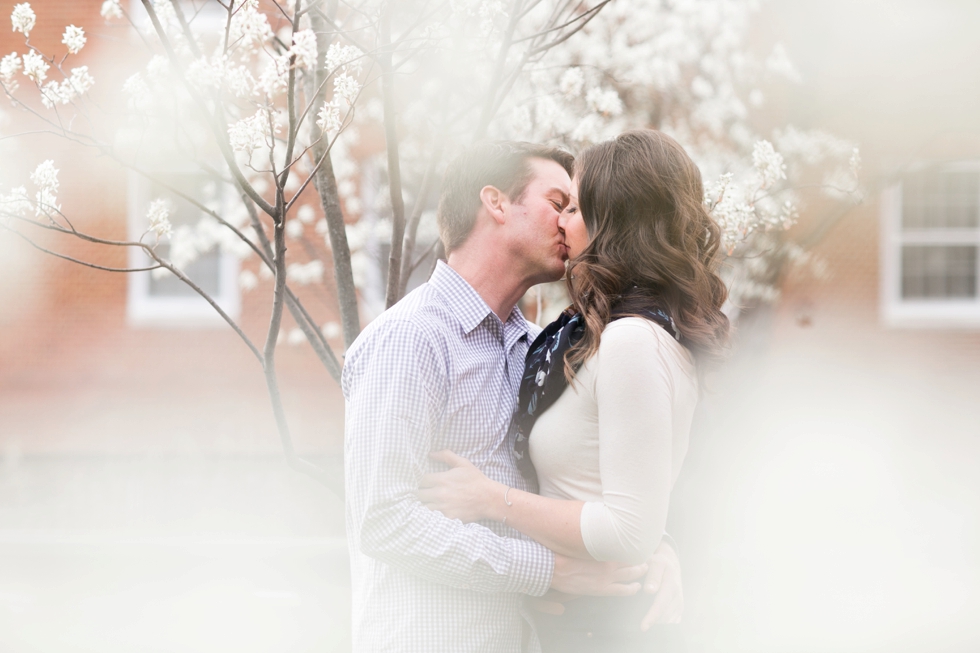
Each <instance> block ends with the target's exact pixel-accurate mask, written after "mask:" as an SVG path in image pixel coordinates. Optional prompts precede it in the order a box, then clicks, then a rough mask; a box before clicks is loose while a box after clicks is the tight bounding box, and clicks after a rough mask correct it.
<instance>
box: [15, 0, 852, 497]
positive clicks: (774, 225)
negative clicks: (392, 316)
mask: <svg viewBox="0 0 980 653" xmlns="http://www.w3.org/2000/svg"><path fill="white" fill-rule="evenodd" d="M753 5H754V3H753V2H751V1H749V0H702V1H700V2H693V1H692V2H681V1H676V2H665V3H659V2H644V1H642V0H618V2H616V3H611V2H610V1H609V0H593V1H592V2H580V1H577V0H576V1H573V0H513V1H511V2H507V3H505V2H502V1H501V0H448V1H440V0H400V1H398V2H395V1H394V0H387V1H385V0H347V1H341V0H290V1H288V2H276V1H273V0H208V1H204V0H142V3H141V12H139V15H130V14H129V13H127V11H126V10H125V8H124V7H123V5H122V4H121V3H120V2H118V1H117V0H106V1H105V2H104V3H103V5H102V11H101V13H102V17H103V18H104V20H105V21H107V22H109V23H110V24H126V25H128V29H129V30H130V31H131V33H132V34H133V35H135V37H136V38H137V39H138V42H139V43H140V44H141V47H142V55H141V56H140V57H138V58H134V59H133V61H134V63H133V68H132V70H131V71H130V72H129V73H128V74H127V76H126V80H125V83H124V84H123V85H122V89H121V91H117V90H115V89H100V88H99V87H98V86H96V82H95V79H94V78H93V75H92V73H91V72H90V71H89V69H88V67H87V66H77V67H71V66H70V62H71V60H72V57H74V56H75V55H77V54H78V53H79V51H80V50H82V48H84V47H85V45H86V42H87V37H86V33H85V31H84V29H83V28H81V27H76V26H74V25H69V26H67V27H66V29H65V32H64V38H63V40H62V44H63V45H64V46H65V48H66V52H64V53H60V54H59V53H46V52H41V51H40V50H39V49H38V48H36V47H35V46H34V45H33V44H32V43H31V41H30V32H31V30H32V29H33V27H34V25H35V13H34V11H33V10H32V8H31V6H30V5H29V4H28V3H22V4H18V5H16V6H15V7H14V10H13V13H12V14H11V24H12V28H13V30H14V31H15V32H20V33H22V34H23V35H24V47H23V48H21V49H19V50H17V51H14V52H12V53H10V54H8V55H6V56H4V57H3V58H2V60H0V87H2V89H3V92H4V94H5V95H6V97H7V98H8V100H9V102H10V103H11V105H12V106H13V107H14V108H15V109H17V110H19V111H20V112H21V113H22V114H23V115H24V118H25V120H30V121H33V122H34V123H35V125H36V129H41V130H44V131H46V132H49V133H55V134H57V135H59V136H61V137H63V138H64V139H66V140H67V141H69V142H70V143H72V144H73V145H75V146H78V147H82V148H90V149H93V150H96V151H98V152H99V153H101V154H103V155H105V156H107V157H110V158H111V159H112V160H113V161H115V162H116V163H117V164H118V165H119V166H122V167H123V168H125V169H127V170H129V171H131V173H132V174H135V175H137V176H140V177H142V178H145V179H147V180H149V181H152V182H153V183H154V184H155V185H156V187H158V188H164V189H166V190H167V191H168V192H169V194H170V195H171V196H172V197H177V198H180V199H181V200H182V201H185V202H187V203H190V204H191V205H193V206H194V207H196V209H197V210H199V211H200V215H201V218H200V220H198V221H197V222H196V223H194V224H183V225H175V224H172V222H171V217H172V211H173V206H172V204H171V200H170V199H167V198H164V197H159V198H151V200H150V201H149V202H148V206H147V212H146V221H145V231H144V232H143V233H142V235H140V236H138V237H137V238H135V239H132V240H113V239H110V238H106V237H104V236H100V235H99V234H95V233H87V232H84V231H81V230H78V229H76V227H75V226H74V225H73V222H72V219H71V208H70V207H64V208H63V207H62V206H61V205H60V204H59V203H58V191H59V180H58V174H59V172H58V169H57V167H56V164H55V162H54V161H53V160H45V161H43V162H42V163H40V165H38V166H37V168H36V169H35V170H34V172H33V174H31V176H30V179H31V183H32V184H33V186H34V190H33V192H30V191H28V190H27V188H26V187H25V186H19V187H15V188H11V189H7V190H6V191H3V192H4V193H5V194H3V195H2V196H0V228H2V229H4V230H6V231H9V232H11V233H14V234H16V235H18V236H19V237H21V238H23V239H24V240H25V241H26V242H28V243H29V244H30V245H33V246H34V247H37V248H39V249H42V250H43V251H45V252H48V253H50V254H52V255H54V256H59V257H61V258H67V259H68V260H72V261H74V262H76V263H79V264H81V265H86V266H89V267H94V268H98V269H102V270H107V271H113V272H131V273H133V272H139V273H149V274H151V275H154V276H157V277H171V278H173V277H175V278H176V279H179V280H180V281H181V282H183V283H184V284H186V285H187V286H188V287H190V288H191V289H193V291H194V292H195V293H196V294H198V295H199V296H200V297H202V298H203V300H204V301H207V302H208V303H209V304H210V305H211V306H212V307H213V308H214V310H215V311H217V313H218V314H219V315H220V316H221V317H222V318H223V319H224V320H225V321H226V322H227V323H228V325H229V326H230V327H231V328H232V329H233V330H234V331H235V332H236V333H237V334H238V336H239V337H240V338H241V339H242V341H243V342H244V343H245V345H246V346H247V348H248V349H249V351H250V352H251V354H252V355H253V356H254V357H255V358H256V360H257V361H258V362H259V364H260V366H261V368H262V370H263V372H264V375H265V379H266V384H267V387H268V390H269V395H270V398H271V402H272V408H273V412H274V414H275V418H276V424H277V427H278V430H279V434H280V437H281V440H282V445H283V448H284V451H285V454H286V458H287V460H288V462H289V463H290V465H292V466H293V467H295V468H296V469H299V470H300V471H303V472H305V473H308V474H310V475H311V476H314V477H316V478H318V479H319V480H321V481H323V482H324V483H325V484H327V485H328V486H330V487H332V488H333V489H334V490H335V491H338V492H339V491H340V486H339V484H338V482H337V480H336V479H334V478H332V477H330V476H328V475H325V474H324V473H323V472H322V471H321V470H319V469H318V468H316V467H315V466H313V465H312V464H311V463H309V462H308V461H305V460H302V459H300V458H299V457H298V456H297V455H296V454H295V453H294V451H293V447H292V441H291V437H290V431H289V423H288V420H287V416H286V414H285V411H284V410H283V406H282V400H281V396H280V391H279V384H278V377H277V373H276V349H277V345H278V344H279V342H280V340H281V339H282V334H283V333H288V335H287V336H286V340H287V341H289V342H301V341H303V340H305V341H306V342H308V343H309V344H310V345H311V346H312V349H313V351H314V353H315V355H316V356H317V357H318V359H319V360H320V362H321V363H322V364H323V366H324V367H325V368H326V369H327V370H328V371H329V372H330V374H331V375H332V376H333V377H334V379H337V380H339V377H340V368H341V365H340V363H339V361H338V358H337V355H336V353H335V352H334V349H333V348H332V346H331V342H330V341H331V339H334V340H339V341H341V342H342V343H343V345H342V346H343V348H346V347H348V346H349V345H350V344H351V343H352V342H353V340H354V338H355V337H356V336H357V334H358V333H359V331H360V326H361V317H362V315H369V314H370V312H371V310H368V309H366V308H365V306H364V305H363V304H364V302H365V301H367V300H368V299H369V297H368V295H369V294H370V293H369V290H370V288H369V286H371V285H372V284H371V280H370V276H371V272H372V271H374V272H375V273H379V272H380V271H382V270H383V271H384V273H383V274H376V276H377V277H378V278H379V280H380V281H381V283H379V284H377V285H379V286H383V288H384V291H383V301H382V302H381V305H380V306H379V307H378V308H379V309H380V308H383V307H385V306H391V305H392V304H393V303H394V302H396V301H397V300H398V299H399V298H400V297H401V296H402V295H403V294H404V293H405V291H406V288H407V286H408V282H409V278H410V277H411V275H412V273H413V271H415V270H417V269H421V268H427V267H429V266H431V262H432V261H433V260H434V259H436V258H438V257H439V256H440V255H441V251H440V244H439V242H438V239H437V238H436V237H435V236H434V233H433V231H434V230H433V224H432V223H433V216H432V211H431V210H428V206H429V204H430V203H431V201H432V196H433V195H434V194H435V190H436V188H437V185H438V184H437V180H438V179H439V177H440V175H441V171H442V169H443V167H444V166H445V161H446V160H447V159H449V158H451V157H450V155H451V154H452V153H453V152H454V151H456V150H457V149H458V148H459V147H461V146H465V145H467V144H468V143H471V142H473V141H474V140H477V139H480V138H484V137H500V138H522V139H529V140H536V141H547V142H553V143H559V144H563V145H564V146H566V147H568V148H569V149H571V150H572V151H577V150H579V149H581V148H582V147H584V146H587V145H588V144H590V143H593V142H596V141H598V140H601V139H604V138H607V137H610V136H612V135H614V134H616V133H618V132H619V131H621V130H623V129H627V128H631V127H656V128H659V129H662V130H664V131H667V132H669V133H671V134H673V135H674V136H676V137H677V138H678V140H680V142H681V143H682V144H684V145H685V146H686V147H688V148H689V151H690V152H691V153H692V155H693V156H694V157H695V159H696V160H697V161H698V162H699V164H700V165H701V167H702V170H703V172H704V173H705V176H706V179H709V180H711V183H709V184H708V187H707V195H706V198H705V199H706V202H707V204H708V206H709V208H710V209H711V210H712V211H713V213H714V215H715V217H716V218H717V219H718V221H719V223H720V224H721V225H722V227H723V229H724V233H725V240H726V243H727V245H728V249H729V254H730V255H731V257H732V258H731V261H732V265H731V266H729V269H728V272H727V274H728V275H729V279H730V281H731V283H732V288H733V296H734V297H736V298H737V299H738V300H739V301H742V300H744V299H746V298H751V297H753V296H767V297H771V296H772V292H773V291H772V288H771V286H770V285H766V284H764V283H760V282H759V279H761V278H762V277H763V273H764V272H765V271H766V269H768V267H769V266H770V264H771V263H772V262H773V261H774V260H777V259H779V258H780V257H782V258H784V259H785V258H786V257H787V256H795V257H796V258H802V257H804V256H805V254H804V253H803V252H800V251H795V250H793V249H792V248H790V247H788V246H787V245H786V244H785V243H781V242H778V239H776V238H774V237H773V234H774V233H776V232H778V231H780V230H782V229H784V228H785V227H787V226H788V225H789V224H791V223H792V221H793V220H794V219H795V216H796V214H797V212H798V208H797V207H798V205H799V202H800V195H799V193H798V191H797V190H794V189H795V188H797V187H798V186H800V185H801V184H802V183H803V182H804V181H806V180H808V179H809V177H808V176H807V175H811V176H812V174H813V170H818V171H819V173H820V174H829V175H831V177H829V178H828V179H825V180H821V181H820V185H823V186H826V187H829V188H835V189H838V192H844V193H853V191H854V190H856V184H855V180H854V174H855V172H856V167H857V164H858V160H857V158H856V157H857V155H856V150H854V148H853V146H851V145H850V144H848V143H845V142H842V141H840V140H838V139H835V138H833V137H831V136H828V135H824V134H814V133H804V132H801V131H799V130H795V129H793V128H792V127H785V128H783V129H781V130H777V131H775V132H774V133H773V134H772V135H771V136H770V138H771V140H764V139H763V138H761V137H760V135H759V134H757V133H756V130H755V129H753V128H752V124H753V122H752V120H751V115H750V114H751V111H752V109H751V108H752V107H760V106H762V105H763V104H764V99H765V98H764V97H763V94H762V91H761V90H760V84H762V83H763V82H764V81H766V79H767V77H780V78H783V79H786V78H788V80H789V81H790V82H793V81H795V77H796V73H795V70H794V69H793V67H792V64H791V63H790V62H789V59H788V57H787V56H786V53H785V52H784V51H783V50H782V48H780V47H778V46H777V47H776V48H775V49H774V50H773V51H772V53H771V54H770V55H769V56H768V58H765V59H764V60H762V59H757V58H755V57H753V56H751V55H750V54H749V52H748V51H747V48H746V45H745V42H744V37H745V33H746V29H747V26H748V24H749V20H750V18H751V14H752V11H753ZM96 76H97V75H96ZM30 131H31V129H25V134H26V133H27V132H30ZM382 136H383V146H381V145H380V143H379V145H378V146H374V145H372V143H374V142H378V141H380V140H381V138H380V137H382ZM151 152H152V153H153V154H152V156H151V155H150V154H149V153H151ZM160 156H164V157H168V158H169V160H171V161H178V162H180V164H181V166H182V167H183V168H184V169H187V170H190V171H191V173H192V174H193V175H195V176H197V177H199V178H201V179H205V180H207V181H208V183H209V184H210V185H211V187H212V191H211V192H210V196H209V197H204V198H203V199H202V197H200V196H197V195H195V194H193V193H189V192H186V191H185V190H182V189H181V188H180V187H179V186H178V185H175V184H173V183H171V182H169V181H168V179H167V178H165V177H162V176H160V175H158V174H156V173H155V169H156V168H155V165H154V160H153V157H160ZM784 156H785V158H784ZM848 161H849V163H850V170H848ZM372 162H374V163H372ZM369 168H370V169H372V170H376V171H377V175H376V176H377V177H378V181H377V184H376V185H377V186H378V188H380V189H382V192H379V193H376V194H375V196H373V199H372V201H373V203H374V204H373V206H371V207H366V206H365V201H364V197H365V193H364V192H363V187H364V185H365V183H366V177H367V170H368V169H369ZM791 177H792V179H791ZM801 180H802V181H801ZM217 188H222V189H225V190H224V192H223V193H222V192H218V191H217V190H214V189H217ZM384 189H386V192H385V191H384ZM219 196H220V197H225V198H227V197H229V196H231V197H234V198H236V199H235V201H234V202H227V201H218V200H217V199H215V198H217V197H219ZM380 197H383V198H384V199H378V198H380ZM406 199H407V200H409V201H408V202H407V204H406ZM407 206H408V207H410V208H407ZM368 208H370V209H371V210H370V211H367V210H366V209H368ZM368 213H370V216H369V215H368ZM51 236H59V237H69V238H78V239H82V240H84V241H87V242H90V243H94V244H98V245H102V246H106V247H118V248H126V249H129V250H134V251H136V252H138V254H139V255H138V256H137V257H135V258H133V257H131V259H130V260H131V261H133V260H135V261H140V263H139V264H137V265H131V266H129V267H125V268H114V267H110V266H106V265H103V264H101V263H100V262H99V261H97V260H82V259H79V258H75V257H70V256H67V255H65V254H62V253H59V252H58V251H57V248H56V247H55V246H54V245H52V244H51V240H50V237H51ZM215 250H220V251H223V252H226V253H231V254H234V255H236V256H238V257H240V258H242V259H248V260H250V261H251V263H247V264H246V267H245V269H244V270H243V271H242V273H241V277H240V285H241V289H242V290H243V291H252V292H259V291H260V290H259V289H260V288H267V289H268V292H270V294H271V302H270V303H271V311H270V315H269V322H268V327H267V328H266V329H265V330H264V332H263V333H261V334H259V336H260V337H256V335H255V334H250V333H247V332H246V329H245V328H243V326H242V325H241V324H239V323H238V322H237V321H236V320H235V319H234V318H233V317H232V316H231V315H230V314H229V312H227V311H226V310H225V309H224V308H223V307H222V306H221V303H220V302H219V301H217V300H216V299H215V297H213V296H212V294H211V293H209V292H208V291H207V290H206V289H205V288H203V287H202V285H201V284H199V283H197V282H196V281H195V279H194V278H193V275H192V274H189V272H188V270H189V268H190V267H191V266H192V264H193V263H194V261H195V260H196V259H198V258H199V257H201V256H204V255H206V254H207V253H208V252H212V251H215ZM385 250H387V252H388V253H387V261H386V263H387V265H384V263H385V261H379V260H377V259H378V253H379V252H383V251H385ZM328 269H332V274H327V270H328ZM260 279H268V280H269V283H268V284H264V285H263V286H260V285H259V284H260ZM309 285H324V286H329V287H330V288H331V289H332V290H333V291H335V296H336V299H337V311H336V313H337V314H338V315H339V324H338V323H334V322H329V323H327V324H325V325H321V324H319V323H318V322H317V321H316V320H315V319H314V317H313V315H312V314H311V311H310V310H309V309H308V308H307V306H305V305H304V302H303V301H302V298H301V295H302V292H300V290H299V288H300V287H301V286H309ZM552 294H554V293H552ZM537 298H538V301H539V306H538V309H539V310H538V315H539V319H540V315H541V314H542V310H543V309H544V308H547V304H548V303H549V300H548V299H547V298H545V299H544V300H543V299H542V295H541V293H540V292H539V293H538V294H537ZM359 299H360V300H361V306H360V307H359ZM550 303H551V304H553V305H557V304H558V303H559V300H558V299H557V298H553V299H551V300H550ZM362 309H363V310H362ZM374 310H377V309H374ZM285 313H288V314H289V317H288V318H287V317H285V315H284V314H285ZM290 323H291V324H290Z"/></svg>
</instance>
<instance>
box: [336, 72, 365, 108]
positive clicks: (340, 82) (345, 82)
mask: <svg viewBox="0 0 980 653" xmlns="http://www.w3.org/2000/svg"><path fill="white" fill-rule="evenodd" d="M333 92H334V97H339V98H343V99H344V100H346V101H347V104H353V102H354V98H356V97H357V94H358V93H360V92H361V84H360V83H359V82H358V81H357V80H356V79H355V78H353V77H351V76H350V75H348V74H347V73H340V74H339V75H337V76H336V77H334V78H333Z"/></svg>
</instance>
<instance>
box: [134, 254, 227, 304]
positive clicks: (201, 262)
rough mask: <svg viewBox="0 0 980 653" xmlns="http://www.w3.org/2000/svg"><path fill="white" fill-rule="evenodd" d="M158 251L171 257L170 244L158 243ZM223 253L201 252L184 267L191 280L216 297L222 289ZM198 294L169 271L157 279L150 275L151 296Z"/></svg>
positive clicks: (189, 295) (194, 295)
mask: <svg viewBox="0 0 980 653" xmlns="http://www.w3.org/2000/svg"><path fill="white" fill-rule="evenodd" d="M157 253H158V254H160V255H161V256H162V257H163V258H169V257H170V245H168V244H166V243H161V244H159V245H157ZM220 260H221V254H220V253H219V252H217V251H215V250H211V251H210V252H208V253H206V254H201V255H200V256H199V257H198V258H197V260H196V261H194V262H193V263H191V264H190V265H188V266H187V267H186V268H184V270H183V272H184V274H186V275H187V276H188V277H190V279H191V281H193V282H194V283H196V284H197V285H198V287H199V288H200V289H201V290H203V291H204V292H206V293H207V294H209V295H211V296H212V297H214V296H215V295H217V294H218V293H219V292H220V291H221V287H220V283H219V282H220V277H219V268H218V264H219V262H220ZM197 296H198V294H197V293H196V292H194V290H193V289H192V288H191V287H190V286H188V285H187V284H186V283H184V282H183V281H181V280H180V279H178V278H177V277H175V276H174V275H172V274H170V273H169V272H168V273H167V275H166V276H164V277H160V278H159V279H157V278H156V277H154V276H153V275H152V274H151V275H150V297H197Z"/></svg>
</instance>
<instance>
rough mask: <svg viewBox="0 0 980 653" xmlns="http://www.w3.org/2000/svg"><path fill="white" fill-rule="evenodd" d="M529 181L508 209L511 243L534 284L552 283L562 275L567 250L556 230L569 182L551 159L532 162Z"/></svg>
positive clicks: (565, 201) (532, 160)
mask: <svg viewBox="0 0 980 653" xmlns="http://www.w3.org/2000/svg"><path fill="white" fill-rule="evenodd" d="M528 165H529V166H530V168H531V175H532V176H531V181H530V182H528V185H527V188H526V189H525V191H524V194H523V196H521V197H518V198H514V203H513V204H511V206H510V214H511V215H510V219H509V220H508V230H509V232H510V236H511V238H510V240H511V242H512V243H513V245H514V247H515V248H516V250H517V252H518V253H519V255H520V258H521V260H522V261H523V262H524V263H525V265H526V267H527V274H528V276H530V277H531V278H532V279H533V280H534V282H535V283H541V282H545V281H555V280H557V279H560V278H561V277H562V275H563V274H564V273H565V260H566V259H568V248H567V247H566V246H565V238H564V233H563V232H562V230H561V229H560V228H559V224H558V222H559V218H560V217H561V212H562V211H563V210H564V208H565V206H566V205H567V204H568V197H569V192H570V189H571V184H572V181H571V179H569V177H568V173H567V172H565V169H564V168H563V167H562V166H561V165H559V164H558V163H556V162H555V161H551V160H550V159H531V160H530V161H528Z"/></svg>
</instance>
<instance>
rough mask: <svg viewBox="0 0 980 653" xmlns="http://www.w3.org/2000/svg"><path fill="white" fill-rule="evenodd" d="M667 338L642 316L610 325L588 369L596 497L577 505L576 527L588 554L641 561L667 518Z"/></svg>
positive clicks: (670, 382)
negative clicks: (595, 433) (595, 421)
mask: <svg viewBox="0 0 980 653" xmlns="http://www.w3.org/2000/svg"><path fill="white" fill-rule="evenodd" d="M674 346H675V343H673V342H672V341H670V336H669V335H667V332H666V331H663V330H662V329H660V327H658V326H654V325H652V324H651V323H650V322H648V321H646V320H643V319H642V318H625V319H622V320H618V321H616V322H613V323H612V324H610V325H609V326H608V327H607V328H606V330H605V332H603V334H602V342H601V343H600V345H599V353H598V356H597V360H596V363H597V364H596V366H595V368H594V381H595V385H594V392H595V401H596V405H597V406H598V409H599V413H598V418H599V477H600V478H601V480H602V501H590V502H588V503H586V504H585V506H584V507H583V509H582V522H581V531H582V539H583V540H584V542H585V546H586V549H587V550H588V551H589V553H590V554H591V555H592V557H594V558H595V559H596V560H619V561H623V562H630V561H643V560H646V559H648V558H649V557H650V555H651V554H652V553H653V551H654V549H656V548H657V544H659V542H660V539H661V537H662V536H663V532H664V527H665V525H666V522H667V509H668V507H669V504H670V491H671V486H672V476H673V474H672V472H673V462H672V455H673V432H674V420H675V419H682V416H680V415H675V414H674V406H673V399H674V392H675V387H674V381H675V379H676V377H677V374H678V373H679V374H681V375H683V374H684V372H683V371H681V370H680V369H677V362H676V361H673V360H672V354H670V353H668V351H669V349H670V348H672V347H674Z"/></svg>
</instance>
